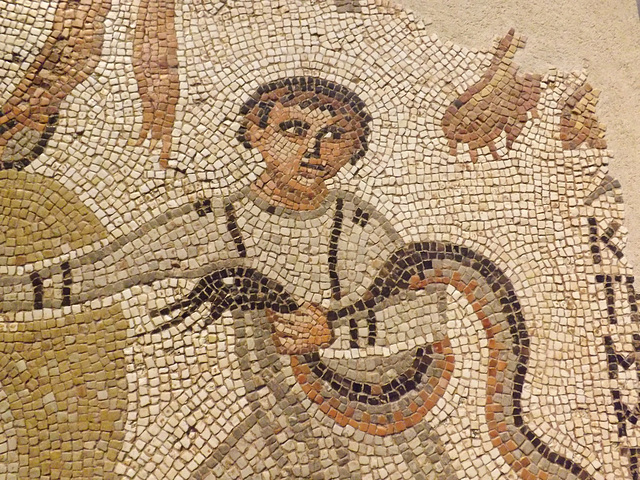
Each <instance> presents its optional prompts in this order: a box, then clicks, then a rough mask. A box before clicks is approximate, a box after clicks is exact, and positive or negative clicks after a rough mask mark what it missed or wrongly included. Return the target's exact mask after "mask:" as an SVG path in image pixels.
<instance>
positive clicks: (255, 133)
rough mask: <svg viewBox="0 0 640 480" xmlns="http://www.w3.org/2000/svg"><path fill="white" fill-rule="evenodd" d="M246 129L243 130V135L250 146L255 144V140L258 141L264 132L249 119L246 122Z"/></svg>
mask: <svg viewBox="0 0 640 480" xmlns="http://www.w3.org/2000/svg"><path fill="white" fill-rule="evenodd" d="M246 128H247V130H246V131H245V134H244V137H245V138H246V139H247V142H249V143H250V144H251V145H252V146H255V145H256V142H259V141H260V139H261V138H262V135H263V134H264V129H262V128H260V127H259V126H258V125H257V124H256V123H255V122H253V121H252V120H251V119H249V122H247V127H246Z"/></svg>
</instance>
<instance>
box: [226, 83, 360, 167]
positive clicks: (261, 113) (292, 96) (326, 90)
mask: <svg viewBox="0 0 640 480" xmlns="http://www.w3.org/2000/svg"><path fill="white" fill-rule="evenodd" d="M305 93H307V94H308V95H304V94H305ZM301 94H302V95H301ZM317 95H322V96H324V97H328V98H331V99H334V101H335V103H336V104H337V105H336V106H337V107H338V108H337V110H339V111H340V112H341V113H342V114H343V115H344V117H345V119H346V120H347V121H352V120H353V119H355V120H356V121H357V122H358V123H359V128H358V130H357V133H358V140H359V142H360V148H359V149H358V151H357V152H356V153H354V154H353V156H352V157H351V163H352V164H354V163H355V162H356V161H357V160H358V159H359V158H362V157H364V155H365V154H366V153H367V149H368V138H369V133H370V132H371V129H370V128H369V122H371V120H372V119H371V116H370V115H369V114H368V113H367V111H366V106H365V104H364V102H363V101H362V100H361V99H360V97H358V95H356V94H355V93H354V92H352V91H351V90H349V89H348V88H346V87H344V86H342V85H339V84H337V83H334V82H331V81H329V80H325V79H323V78H318V77H287V78H282V79H280V80H275V81H273V82H269V83H266V84H264V85H261V86H260V87H259V88H258V89H257V90H256V91H255V93H254V94H253V95H251V97H249V98H248V99H247V101H245V102H244V104H243V105H242V107H241V108H240V114H241V115H243V117H244V118H243V119H242V125H241V126H240V128H239V129H238V134H237V139H238V141H239V142H240V143H242V144H243V145H244V146H245V147H246V148H248V149H250V148H252V145H251V142H249V139H248V138H247V136H246V133H247V123H248V122H250V121H252V120H249V119H248V118H247V115H248V114H249V113H250V112H256V117H257V118H258V119H259V122H258V124H257V125H258V126H259V127H260V128H266V127H267V122H268V120H269V113H270V112H271V109H272V108H273V106H274V105H275V104H276V102H280V103H282V104H283V105H287V103H290V102H292V101H296V103H299V104H300V106H301V107H302V108H305V107H306V106H309V105H313V104H314V103H316V102H318V101H319V98H318V97H317ZM299 97H302V99H300V98H299ZM320 108H328V109H330V108H331V107H330V106H328V107H322V106H321V107H320Z"/></svg>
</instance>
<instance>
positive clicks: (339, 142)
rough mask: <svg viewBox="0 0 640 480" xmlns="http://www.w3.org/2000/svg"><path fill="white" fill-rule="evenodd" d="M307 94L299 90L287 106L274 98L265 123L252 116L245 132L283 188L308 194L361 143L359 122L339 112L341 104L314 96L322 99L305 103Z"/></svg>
mask: <svg viewBox="0 0 640 480" xmlns="http://www.w3.org/2000/svg"><path fill="white" fill-rule="evenodd" d="M308 96H309V95H305V94H304V93H301V94H300V95H299V96H298V97H297V98H296V99H294V100H293V101H291V102H288V103H287V105H286V106H285V105H283V104H282V103H280V102H279V101H276V103H275V105H274V107H273V108H272V109H271V112H270V113H269V118H268V121H267V126H266V128H264V129H263V128H261V127H260V126H259V125H258V119H253V118H251V114H249V115H248V118H249V120H250V121H249V124H248V126H247V134H248V135H247V137H248V139H249V141H250V143H251V145H252V146H253V147H255V148H257V149H258V150H259V151H260V153H261V154H262V157H263V158H264V161H265V162H266V164H267V170H266V174H267V175H268V176H269V180H270V181H272V182H274V184H275V186H277V187H278V188H279V189H280V190H286V191H288V192H290V193H297V194H300V195H303V196H305V197H306V198H309V197H312V196H313V195H314V193H317V192H320V191H322V190H323V189H324V188H325V185H324V182H325V180H327V179H329V178H332V177H333V176H334V175H335V174H336V173H337V172H338V170H340V169H341V168H342V167H343V166H344V165H345V164H346V163H347V162H349V160H350V159H351V158H352V157H353V155H354V154H355V153H356V152H357V151H358V150H359V149H360V148H361V143H360V139H359V136H358V135H359V132H358V129H359V128H360V124H359V121H358V120H357V119H356V118H354V117H355V115H354V114H353V113H351V112H350V110H349V109H348V107H347V111H348V112H349V113H350V117H351V118H350V119H347V118H346V117H345V114H344V113H342V112H340V111H338V110H339V109H340V107H341V106H342V105H341V104H339V103H337V102H336V101H335V100H334V99H330V98H328V97H324V96H322V95H316V96H317V97H318V101H317V102H314V103H312V104H310V105H307V102H305V100H306V99H307V98H308Z"/></svg>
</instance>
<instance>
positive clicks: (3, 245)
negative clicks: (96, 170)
mask: <svg viewBox="0 0 640 480" xmlns="http://www.w3.org/2000/svg"><path fill="white" fill-rule="evenodd" d="M106 236H107V231H106V229H105V227H104V226H103V225H102V224H101V223H100V220H98V217H97V216H96V215H95V214H94V213H93V212H92V211H91V210H90V209H89V208H88V207H87V206H86V205H84V204H83V203H82V202H81V201H80V200H79V199H78V197H77V196H76V195H75V194H74V193H73V192H72V191H71V190H69V189H67V188H66V187H64V186H63V185H62V184H61V183H60V182H58V181H57V180H55V179H52V178H48V177H45V176H43V175H40V174H37V173H28V172H23V171H17V170H4V171H0V265H24V264H27V263H32V262H35V261H38V260H44V259H47V258H53V257H57V256H59V255H61V254H62V253H63V250H62V246H64V245H66V246H68V249H70V250H75V249H78V248H81V247H83V246H85V245H88V244H91V243H93V242H97V241H99V240H101V239H103V238H105V237H106ZM68 249H65V251H68Z"/></svg>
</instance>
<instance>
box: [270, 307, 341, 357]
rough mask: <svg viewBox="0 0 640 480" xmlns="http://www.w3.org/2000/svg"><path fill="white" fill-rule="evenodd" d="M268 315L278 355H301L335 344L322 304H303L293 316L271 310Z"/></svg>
mask: <svg viewBox="0 0 640 480" xmlns="http://www.w3.org/2000/svg"><path fill="white" fill-rule="evenodd" d="M266 313H267V320H269V323H271V329H272V331H273V333H272V335H271V338H272V339H273V342H274V343H275V345H276V348H277V350H278V353H281V354H287V355H299V354H303V353H312V352H317V351H318V350H319V349H320V348H321V347H328V346H329V345H330V344H331V342H332V341H333V333H332V331H331V328H330V327H329V323H328V321H327V315H326V311H325V310H324V309H323V308H322V307H321V306H319V305H316V304H313V303H310V302H304V303H303V304H302V305H301V306H300V308H298V310H296V311H295V312H293V313H276V312H274V311H273V310H271V309H268V308H267V309H266Z"/></svg>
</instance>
